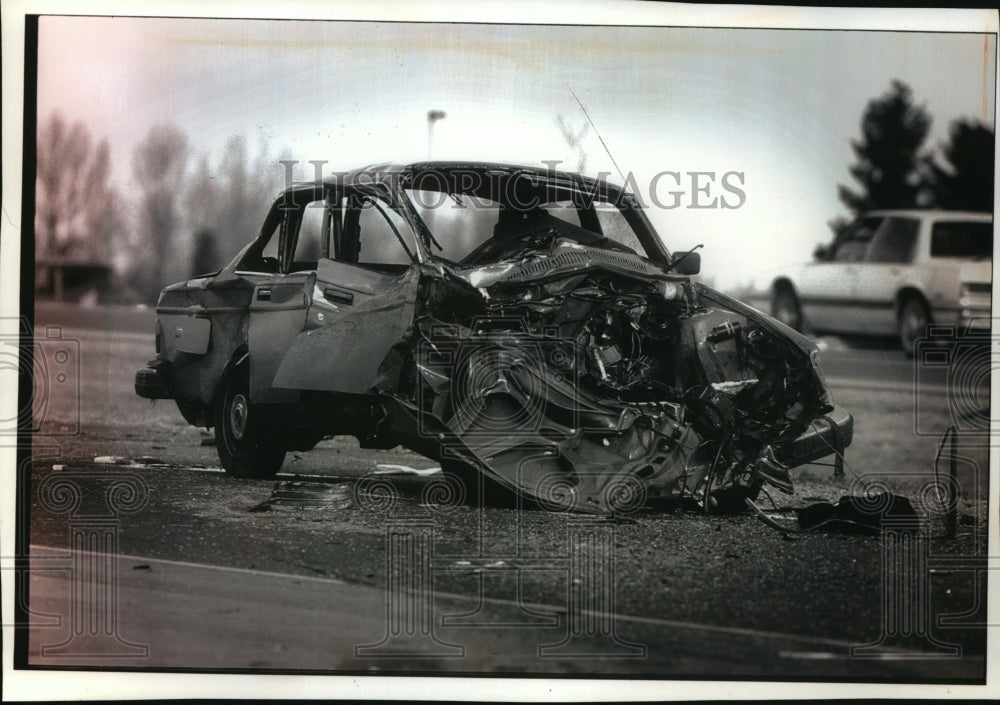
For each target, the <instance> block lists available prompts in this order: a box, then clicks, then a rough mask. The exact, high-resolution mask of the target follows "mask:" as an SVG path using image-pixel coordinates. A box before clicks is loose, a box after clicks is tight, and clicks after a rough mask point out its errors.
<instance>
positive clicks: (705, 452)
mask: <svg viewBox="0 0 1000 705" xmlns="http://www.w3.org/2000/svg"><path fill="white" fill-rule="evenodd" d="M519 254H520V255H522V256H521V258H520V259H519V260H518V261H516V262H515V263H510V262H508V263H507V264H505V265H503V266H499V267H498V266H496V265H493V266H492V269H491V270H490V271H489V272H487V273H484V272H483V271H482V270H466V271H458V272H454V273H453V272H450V271H443V272H439V273H438V274H437V275H435V276H431V277H428V278H427V281H426V284H425V285H426V286H428V287H429V288H430V291H428V292H427V295H426V296H425V297H424V300H425V301H426V302H427V305H426V308H425V310H423V311H421V312H418V317H417V326H416V331H415V336H416V338H417V340H416V344H415V345H414V346H412V350H413V351H414V365H413V373H412V379H411V380H410V384H409V385H408V387H406V388H407V390H408V394H407V395H405V396H406V398H405V399H404V398H402V396H400V395H396V396H395V399H396V402H397V404H396V408H395V410H394V412H393V413H394V416H395V417H396V419H395V423H396V425H397V427H407V428H410V429H411V433H412V432H415V433H416V434H417V435H418V436H420V439H421V440H420V441H419V442H420V443H421V444H422V445H421V446H420V447H419V448H418V449H419V450H421V452H425V453H429V454H433V455H436V456H438V457H440V458H442V460H443V462H450V461H454V463H453V464H454V465H456V466H458V465H464V466H470V465H471V466H473V467H475V468H476V469H478V470H479V471H480V472H482V473H484V474H486V475H488V476H490V477H492V478H493V479H495V480H497V481H499V482H501V484H504V485H506V486H507V487H510V488H511V489H514V490H515V491H517V492H519V493H522V494H527V495H528V496H530V497H532V498H534V499H535V500H537V501H538V502H539V503H541V504H542V505H543V506H547V507H550V508H555V509H567V510H570V509H572V510H578V511H595V512H623V511H628V510H630V509H632V508H636V507H638V506H640V505H641V504H644V503H645V502H646V501H648V500H650V499H654V498H659V497H680V496H688V497H693V498H694V499H696V500H697V501H699V502H700V503H701V504H702V505H703V506H704V507H705V508H706V509H710V508H713V507H716V506H718V505H720V504H724V503H728V502H733V501H735V502H739V503H742V501H743V498H745V497H755V496H756V494H757V492H758V491H759V489H760V486H761V484H762V483H763V482H764V480H769V481H771V482H772V483H773V484H775V485H777V486H778V487H779V488H780V489H784V490H786V491H790V489H791V486H790V480H788V476H787V473H786V472H785V468H784V467H783V466H782V464H781V463H780V462H779V461H778V460H777V459H776V457H775V453H774V447H775V445H776V444H780V442H781V441H782V440H784V439H790V438H794V437H795V436H797V435H798V434H799V433H801V432H802V431H803V430H804V429H805V428H806V426H807V425H808V423H809V422H810V421H812V420H813V419H815V418H816V417H817V416H818V415H821V414H823V413H825V412H826V411H827V410H828V407H826V402H825V397H824V395H823V391H822V386H821V384H820V382H819V380H818V377H817V375H816V372H815V370H814V369H813V367H812V365H811V363H810V361H809V359H808V356H807V355H805V354H804V353H803V352H802V351H801V350H799V349H797V348H796V347H794V346H793V345H791V344H789V343H788V341H787V340H785V339H784V338H782V337H780V336H778V335H775V334H774V333H772V332H769V331H768V330H765V328H764V327H762V326H761V325H760V324H758V323H756V322H755V321H754V320H753V319H752V318H751V317H748V316H747V315H744V314H743V313H740V311H739V310H738V307H739V304H736V305H735V306H732V307H730V306H727V305H726V304H727V303H733V304H735V302H728V301H722V300H716V299H721V298H724V297H721V296H719V295H715V294H713V295H712V296H713V298H709V296H708V294H707V293H706V292H705V291H703V290H702V289H701V288H700V287H699V286H698V285H696V284H692V283H691V282H690V281H688V280H687V278H685V277H679V276H678V277H671V276H669V275H663V274H662V273H660V275H659V276H658V277H655V278H654V277H651V276H650V273H649V272H648V271H641V270H640V269H639V267H636V269H637V270H639V271H630V269H629V266H630V265H633V264H634V263H641V262H642V260H639V259H638V258H634V261H633V257H632V256H630V255H628V254H626V253H620V252H608V251H605V250H599V249H596V248H587V247H581V246H580V245H577V244H571V243H564V242H563V243H561V242H556V243H555V245H554V247H553V248H552V249H551V250H550V251H549V252H548V253H546V254H544V255H541V254H537V253H536V254H535V255H534V256H527V257H525V256H523V255H524V253H519ZM473 283H475V284H479V286H474V285H473ZM409 445H411V446H413V445H414V442H413V441H412V440H411V441H410V443H409Z"/></svg>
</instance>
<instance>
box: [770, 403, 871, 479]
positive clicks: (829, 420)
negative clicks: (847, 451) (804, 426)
mask: <svg viewBox="0 0 1000 705" xmlns="http://www.w3.org/2000/svg"><path fill="white" fill-rule="evenodd" d="M852 440H854V417H853V416H851V415H850V414H849V413H848V412H847V411H845V410H844V409H841V408H839V407H837V408H834V410H833V411H831V412H830V413H829V414H827V415H826V416H822V417H820V418H818V419H816V420H815V421H814V422H813V423H812V424H811V425H810V426H809V429H808V430H807V431H806V432H805V433H803V434H802V435H801V436H799V437H798V438H796V439H795V440H793V441H789V442H788V443H782V444H781V445H776V446H775V447H774V456H775V458H777V459H778V460H779V461H780V462H781V463H783V464H784V465H786V466H787V467H795V466H797V465H804V464H805V463H811V462H812V461H814V460H819V459H820V458H823V457H825V456H827V455H830V454H832V453H842V452H843V450H844V448H846V447H847V446H849V445H851V441H852Z"/></svg>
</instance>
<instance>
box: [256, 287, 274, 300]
mask: <svg viewBox="0 0 1000 705" xmlns="http://www.w3.org/2000/svg"><path fill="white" fill-rule="evenodd" d="M257 300H258V301H270V300H271V290H270V289H257Z"/></svg>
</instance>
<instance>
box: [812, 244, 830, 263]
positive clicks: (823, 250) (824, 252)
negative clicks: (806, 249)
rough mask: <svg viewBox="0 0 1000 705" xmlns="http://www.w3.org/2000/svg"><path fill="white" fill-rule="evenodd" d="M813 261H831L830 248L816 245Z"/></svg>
mask: <svg viewBox="0 0 1000 705" xmlns="http://www.w3.org/2000/svg"><path fill="white" fill-rule="evenodd" d="M813 259H814V260H816V261H817V262H826V261H827V260H828V259H830V248H828V247H827V246H826V245H816V249H815V250H813Z"/></svg>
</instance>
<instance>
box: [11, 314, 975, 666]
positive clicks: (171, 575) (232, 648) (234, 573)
mask: <svg viewBox="0 0 1000 705" xmlns="http://www.w3.org/2000/svg"><path fill="white" fill-rule="evenodd" d="M56 313H58V312H56ZM53 319H54V320H57V321H58V322H61V323H63V325H64V326H65V328H64V329H63V331H62V332H63V334H64V337H66V338H67V339H69V338H72V339H74V340H77V341H79V350H80V366H79V369H80V385H79V392H78V393H77V394H76V396H74V393H73V391H72V389H70V390H69V391H66V390H61V389H60V388H58V387H57V386H55V385H53V386H52V388H51V389H50V392H51V394H50V398H49V400H48V401H49V406H47V407H46V411H45V413H46V418H47V420H48V422H49V423H50V426H48V427H47V430H48V431H49V433H48V434H47V435H40V436H38V437H36V447H35V451H34V458H33V461H32V463H31V469H32V476H31V507H30V516H29V517H28V518H29V520H30V523H29V527H30V531H29V537H28V538H29V540H30V543H31V544H32V546H33V548H32V550H31V554H32V556H33V560H34V561H35V569H34V570H33V571H32V572H31V574H30V582H29V592H28V597H29V600H30V601H29V604H30V609H31V611H32V614H31V615H30V616H29V621H30V622H31V623H32V624H33V625H34V626H33V627H32V628H31V629H30V630H29V633H30V639H29V643H28V648H27V658H28V661H29V662H30V663H31V664H34V665H45V666H73V667H77V666H84V667H86V666H96V665H99V666H102V667H114V668H125V669H132V668H137V669H147V668H182V669H195V670H199V669H207V670H213V671H214V670H219V669H223V670H225V669H254V670H256V669H263V670H278V671H282V672H285V671H296V672H297V671H300V670H302V671H309V672H312V671H314V670H319V671H323V672H343V673H372V672H376V673H393V672H408V673H430V672H449V673H482V672H489V673H498V674H503V673H519V674H560V675H585V674H586V675H590V674H606V675H623V676H630V677H634V676H637V677H650V678H652V677H656V678H692V677H700V678H751V679H787V678H791V679H800V678H824V679H848V680H864V681H882V680H905V681H925V680H942V679H944V680H948V681H950V682H970V681H977V680H980V679H982V678H983V677H984V675H985V660H984V655H985V629H984V628H983V626H982V625H983V624H984V622H985V602H984V601H983V599H982V598H983V595H984V594H985V575H986V571H985V570H983V568H984V567H985V566H986V565H987V563H986V559H985V558H984V556H985V554H986V550H985V546H986V543H985V542H986V513H985V512H986V507H985V503H984V502H982V501H979V499H978V497H979V496H980V495H979V493H978V492H977V491H972V490H970V489H967V488H970V487H972V486H973V485H976V484H977V483H979V484H980V485H981V483H982V482H983V481H984V473H985V463H984V462H980V463H978V464H977V463H976V462H973V463H972V464H971V465H969V464H968V463H967V464H966V466H963V467H962V468H960V471H961V472H962V480H963V491H964V492H963V495H962V497H961V498H960V502H959V518H960V523H959V530H958V533H957V536H955V537H950V538H949V537H947V536H945V524H944V522H943V519H942V515H941V514H940V511H939V510H940V507H939V506H937V505H936V504H935V500H934V498H933V497H930V496H927V493H926V492H925V491H924V488H925V486H926V481H927V479H929V478H931V477H932V476H933V462H932V461H933V455H934V451H935V450H936V447H937V442H938V437H939V434H940V431H942V430H943V429H944V428H945V427H947V425H950V423H954V420H955V409H954V407H955V403H954V401H953V399H952V397H950V396H949V392H948V384H949V382H948V379H947V376H945V378H937V377H933V375H940V374H941V372H940V371H934V372H933V373H931V378H928V379H932V381H930V382H928V383H927V384H926V386H924V387H921V386H920V384H921V383H919V382H918V383H916V384H915V383H914V379H915V376H914V367H913V363H912V362H910V361H907V360H906V359H905V358H904V357H903V356H902V354H901V353H897V352H896V351H893V350H890V349H874V350H872V349H865V350H842V349H839V347H836V346H829V345H828V346H827V350H826V352H825V353H824V356H823V361H824V367H825V370H826V374H827V376H828V378H829V380H830V383H831V388H832V390H833V393H834V396H835V399H836V401H837V403H838V404H842V405H843V406H845V407H846V408H848V409H850V410H851V411H852V413H854V414H855V416H856V419H857V430H856V436H855V443H854V445H852V447H851V449H850V452H849V455H848V457H849V461H850V467H849V470H850V471H851V472H853V473H855V474H856V475H857V476H859V477H861V478H868V479H869V480H872V479H874V480H878V481H879V482H882V483H884V484H887V485H888V486H890V487H891V488H892V489H894V490H895V491H897V492H898V493H900V494H905V495H907V496H909V497H911V499H913V500H914V503H915V504H916V505H917V506H918V509H920V511H921V512H922V513H923V517H924V523H923V530H922V532H920V533H918V534H916V535H914V534H910V533H906V532H902V533H899V532H897V533H888V534H886V535H885V536H883V537H879V536H857V535H844V534H835V533H809V534H792V533H783V532H780V531H777V530H775V529H773V528H771V527H768V526H766V525H764V524H763V523H762V522H760V521H759V520H758V519H757V518H755V517H753V516H751V515H748V514H747V515H738V516H724V517H719V516H706V515H703V514H700V513H697V512H691V511H678V510H675V511H664V510H663V509H662V508H660V509H656V508H649V509H644V510H641V511H638V512H636V513H634V514H631V515H628V516H626V517H623V518H622V519H621V520H620V521H614V522H609V521H597V520H595V519H594V518H587V517H578V516H572V515H565V514H553V513H548V512H544V511H540V510H537V509H527V508H518V507H510V506H480V505H479V504H478V503H476V502H473V501H468V500H466V501H458V500H457V499H456V498H452V497H449V496H448V494H447V492H445V491H444V489H445V488H442V487H436V488H435V486H434V483H435V482H436V481H437V478H436V476H435V475H434V474H415V473H413V472H406V471H403V470H400V468H399V467H395V468H394V467H393V466H402V467H403V468H413V469H417V470H420V469H427V468H430V467H431V466H432V465H433V463H431V462H429V461H427V460H426V459H422V458H420V457H419V456H414V455H413V454H410V453H407V452H405V451H400V450H392V451H378V452H374V451H362V450H360V449H359V448H357V445H356V444H355V443H353V442H351V441H349V440H347V439H334V440H328V441H324V442H323V443H321V444H320V446H319V447H318V448H317V449H316V450H314V451H312V452H310V453H304V454H295V455H290V457H289V459H288V460H287V461H286V465H285V468H284V470H283V473H282V474H281V475H279V477H278V480H277V482H274V481H239V480H235V479H233V478H229V477H227V476H226V475H224V474H223V473H222V472H221V471H219V470H218V469H217V468H218V461H217V458H216V456H215V450H214V448H213V447H212V446H211V445H210V444H206V443H210V439H209V438H208V437H206V435H205V434H203V433H202V432H201V431H199V430H198V429H194V428H191V427H188V426H186V425H185V424H184V422H183V421H182V420H181V419H180V416H179V414H177V412H176V410H175V409H173V408H171V405H170V404H163V403H160V404H156V405H150V404H148V403H147V402H144V401H143V400H140V399H138V398H136V397H135V396H134V394H132V393H131V388H130V387H131V377H132V374H133V373H134V371H135V369H137V368H138V367H141V366H142V364H143V363H144V361H145V360H146V359H149V358H150V357H152V336H151V335H149V334H146V333H140V332H136V331H135V330H134V326H132V327H130V326H126V325H122V326H113V327H112V328H111V330H113V331H114V333H113V334H110V335H109V334H107V333H103V332H99V331H98V332H95V331H93V330H86V329H82V328H73V327H71V326H70V325H69V324H70V323H73V322H74V320H70V319H66V318H63V319H61V320H60V319H59V317H58V316H56V315H55V314H53ZM80 320H81V319H80V318H76V319H75V321H80ZM102 320H110V319H107V318H105V319H102ZM115 320H116V321H120V320H122V319H121V317H118V318H116V319H115ZM915 390H916V391H915ZM74 403H75V404H76V406H75V407H74ZM918 420H920V421H921V422H922V423H924V424H925V426H926V428H924V429H923V432H921V428H920V427H919V424H918V423H917V421H918ZM963 443H965V446H963V447H966V446H969V442H968V439H964V440H963ZM969 447H971V446H969ZM976 452H977V453H980V455H981V456H982V457H985V450H984V449H979V450H977V451H976ZM970 457H972V456H971V455H970ZM393 470H396V474H394V475H393V474H391V471H393ZM373 472H382V473H384V474H380V475H375V476H373V475H372V473H373ZM373 477H374V478H377V479H379V480H380V481H384V482H385V483H386V484H383V485H381V487H382V488H383V491H382V494H380V490H379V487H377V486H376V487H373V486H371V485H370V484H366V483H370V482H371V480H372V478H373ZM364 478H368V479H364ZM886 478H888V479H886ZM796 479H797V481H796V484H797V492H796V494H795V495H794V496H791V497H788V496H784V495H781V494H779V493H772V496H773V498H774V500H775V502H776V504H777V506H776V508H773V509H772V508H770V506H769V510H768V511H769V514H770V515H771V516H772V517H773V518H774V519H775V520H776V521H778V522H784V523H786V524H789V525H792V524H794V516H795V514H794V510H795V509H796V508H798V507H802V506H804V505H806V504H810V503H812V502H814V501H816V500H817V499H830V500H835V499H837V498H838V497H840V496H841V495H842V494H845V493H848V492H851V491H853V490H856V489H857V488H858V487H859V485H858V484H857V483H858V482H860V480H859V479H858V477H855V476H854V475H850V474H849V475H848V476H847V477H846V478H834V477H832V471H831V469H830V468H829V467H815V468H812V469H808V470H804V471H802V472H799V473H797V476H796ZM116 483H117V484H116ZM60 486H61V487H64V489H63V491H62V493H60V492H56V491H55V488H57V487H60ZM114 487H117V488H118V489H113V488H114ZM389 488H391V489H389ZM76 497H78V498H79V501H78V502H77V503H76V504H75V506H74V503H73V499H74V498H76ZM60 498H62V499H60ZM765 504H766V502H765ZM894 551H895V553H894ZM900 551H903V552H904V553H899V552H900ZM900 560H901V561H902V563H898V564H896V565H908V566H915V567H913V568H912V569H910V568H907V570H908V571H910V572H908V573H907V574H906V575H905V576H902V577H901V575H900V574H899V572H898V570H896V569H894V568H892V567H891V566H892V565H893V563H892V561H900ZM887 561H888V562H887ZM887 565H888V566H890V567H889V568H887V567H886V566H887ZM112 588H113V589H112ZM884 602H885V604H887V605H888V608H886V607H884V606H883V603H884ZM95 606H96V607H97V608H99V609H97V608H95ZM900 610H902V611H900ZM963 614H964V616H963ZM949 615H950V616H949ZM94 635H97V636H94ZM59 644H64V646H63V647H61V648H60V647H59V646H58V645H59ZM872 644H878V646H877V647H874V648H868V647H866V646H865V645H872ZM365 647H371V648H365ZM954 647H957V649H956V648H954ZM915 657H916V658H915Z"/></svg>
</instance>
